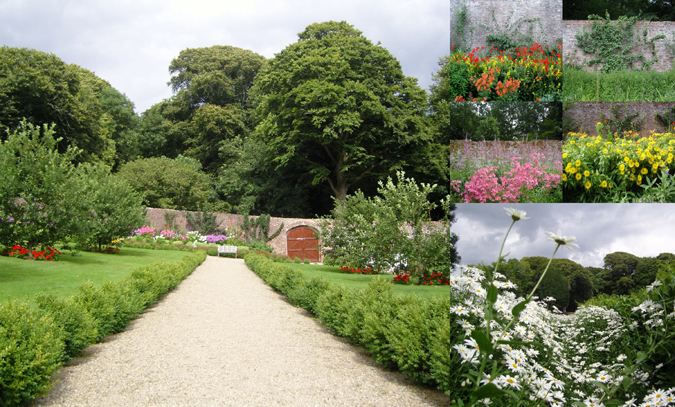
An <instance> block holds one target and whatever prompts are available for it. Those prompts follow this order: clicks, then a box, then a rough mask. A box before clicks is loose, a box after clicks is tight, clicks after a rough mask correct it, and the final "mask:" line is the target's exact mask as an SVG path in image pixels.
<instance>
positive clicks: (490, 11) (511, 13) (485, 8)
mask: <svg viewBox="0 0 675 407" xmlns="http://www.w3.org/2000/svg"><path fill="white" fill-rule="evenodd" d="M463 4H466V9H467V14H468V16H467V25H466V29H465V31H466V33H467V41H468V42H469V44H467V45H468V46H469V47H470V48H476V47H484V46H487V41H486V37H487V35H488V34H489V33H490V32H489V31H488V30H486V29H485V28H482V27H481V26H487V27H491V28H492V29H493V30H497V31H500V30H503V29H504V27H505V26H506V25H507V24H508V25H509V26H511V25H513V24H514V23H516V22H517V21H518V20H519V19H521V18H523V19H530V18H532V19H533V18H539V21H540V22H541V28H540V27H539V24H538V23H536V22H535V23H534V24H533V31H532V35H533V36H534V38H536V39H537V41H539V43H540V44H542V45H551V46H553V45H556V40H557V39H560V38H562V37H563V26H562V0H450V33H451V37H452V44H455V45H456V44H458V43H459V42H460V41H459V39H457V38H454V35H455V32H456V24H457V11H458V10H460V9H461V7H462V5H463ZM493 17H494V18H493ZM529 27H530V24H529V23H525V24H523V25H521V27H520V30H519V31H520V32H522V33H528V32H529V31H528V30H529ZM470 28H473V36H472V35H471V34H469V29H470Z"/></svg>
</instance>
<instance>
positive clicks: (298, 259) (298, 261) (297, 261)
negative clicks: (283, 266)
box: [293, 257, 302, 264]
mask: <svg viewBox="0 0 675 407" xmlns="http://www.w3.org/2000/svg"><path fill="white" fill-rule="evenodd" d="M293 263H295V264H300V263H302V260H300V258H299V257H296V258H295V259H294V260H293Z"/></svg>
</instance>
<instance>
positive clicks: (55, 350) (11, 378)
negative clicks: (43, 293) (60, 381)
mask: <svg viewBox="0 0 675 407" xmlns="http://www.w3.org/2000/svg"><path fill="white" fill-rule="evenodd" d="M0 316H1V317H0V361H1V362H2V363H0V406H2V407H5V406H19V405H24V404H26V403H27V402H29V401H30V400H32V399H34V398H35V397H36V396H37V395H38V394H40V393H41V392H43V391H45V390H47V389H48V388H49V386H50V382H49V378H50V377H51V375H52V373H53V372H54V371H55V370H56V369H57V368H58V367H59V365H60V363H61V361H62V360H63V353H64V342H63V338H62V337H60V334H61V333H62V330H61V329H59V327H58V326H57V325H56V323H55V322H54V320H53V319H52V317H51V316H50V315H49V314H46V313H44V312H43V311H41V310H39V309H34V308H31V307H30V306H29V305H28V304H27V303H20V302H17V301H12V302H6V303H4V304H0Z"/></svg>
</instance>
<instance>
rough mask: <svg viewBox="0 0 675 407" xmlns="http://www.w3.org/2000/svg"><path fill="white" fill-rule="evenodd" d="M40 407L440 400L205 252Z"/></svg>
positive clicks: (91, 352) (62, 379) (74, 366)
mask: <svg viewBox="0 0 675 407" xmlns="http://www.w3.org/2000/svg"><path fill="white" fill-rule="evenodd" d="M55 379H57V380H58V381H57V383H56V384H55V385H54V387H53V388H52V390H51V392H50V393H49V394H47V395H46V396H44V397H42V398H40V399H38V400H37V402H36V403H34V405H36V406H387V407H390V406H446V405H449V398H448V397H447V396H445V395H443V394H442V393H441V392H438V391H432V390H428V389H422V388H419V387H416V386H412V385H410V383H409V381H408V379H407V378H406V377H404V376H403V375H401V374H399V373H394V372H389V371H386V370H384V369H382V368H380V367H378V365H377V364H376V363H375V362H374V361H373V360H372V359H371V358H370V357H368V356H367V355H365V354H364V352H363V351H362V350H360V349H358V348H356V347H354V346H351V345H349V344H348V343H346V342H345V341H344V340H342V339H341V338H339V337H336V336H333V335H331V334H330V333H328V330H327V329H326V328H325V327H322V326H321V325H320V324H319V323H318V322H316V321H315V320H313V319H312V318H311V317H310V314H309V313H307V312H306V311H304V310H302V309H299V308H295V307H293V306H292V305H290V304H289V303H288V302H287V301H286V300H285V298H284V297H283V296H281V295H279V294H277V293H275V292H274V291H273V290H272V289H271V288H269V287H268V286H267V285H266V284H265V283H264V282H263V281H262V280H261V279H260V278H259V277H258V276H257V275H255V274H254V273H253V272H252V271H250V270H249V269H248V268H247V267H246V265H245V264H244V262H243V260H236V259H225V258H220V259H219V258H214V257H209V258H207V259H206V261H205V262H204V263H203V264H202V265H201V266H199V267H198V268H197V269H196V270H195V271H194V272H193V273H192V274H191V275H190V276H189V277H188V278H187V279H185V280H184V281H183V282H182V283H181V284H180V285H179V286H178V288H176V289H175V290H174V291H173V292H171V293H169V294H168V295H167V296H166V297H164V299H162V300H161V301H160V302H159V303H158V304H156V305H155V306H154V307H152V308H149V309H148V310H147V311H146V312H144V313H143V314H142V315H141V316H139V317H138V318H137V319H136V320H135V321H134V322H133V323H132V324H131V325H130V326H129V328H128V329H127V330H126V331H124V332H122V333H120V334H117V335H113V336H111V337H109V338H107V339H106V340H105V341H104V342H103V343H100V344H97V345H94V346H91V347H89V348H88V349H87V350H86V352H85V354H84V355H83V356H82V357H80V358H78V359H76V360H73V361H71V362H70V363H69V364H68V365H66V366H64V367H63V368H61V369H60V370H59V372H58V373H56V375H55Z"/></svg>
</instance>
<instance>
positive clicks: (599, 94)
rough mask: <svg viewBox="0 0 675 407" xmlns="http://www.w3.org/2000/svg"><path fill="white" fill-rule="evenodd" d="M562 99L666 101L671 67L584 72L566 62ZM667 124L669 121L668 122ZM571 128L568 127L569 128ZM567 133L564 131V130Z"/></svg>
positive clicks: (673, 90) (673, 89)
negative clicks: (661, 69) (657, 69)
mask: <svg viewBox="0 0 675 407" xmlns="http://www.w3.org/2000/svg"><path fill="white" fill-rule="evenodd" d="M562 83H563V85H562V89H563V100H569V101H574V102H596V101H597V102H640V101H644V102H667V101H673V100H675V70H673V69H671V70H669V71H665V72H658V71H648V72H644V71H613V72H608V73H604V72H600V71H598V72H588V71H586V70H584V69H582V68H580V67H575V66H572V65H569V64H566V65H565V66H564V67H563V74H562ZM669 124H670V123H669ZM570 131H572V130H570ZM565 134H567V132H565Z"/></svg>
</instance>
